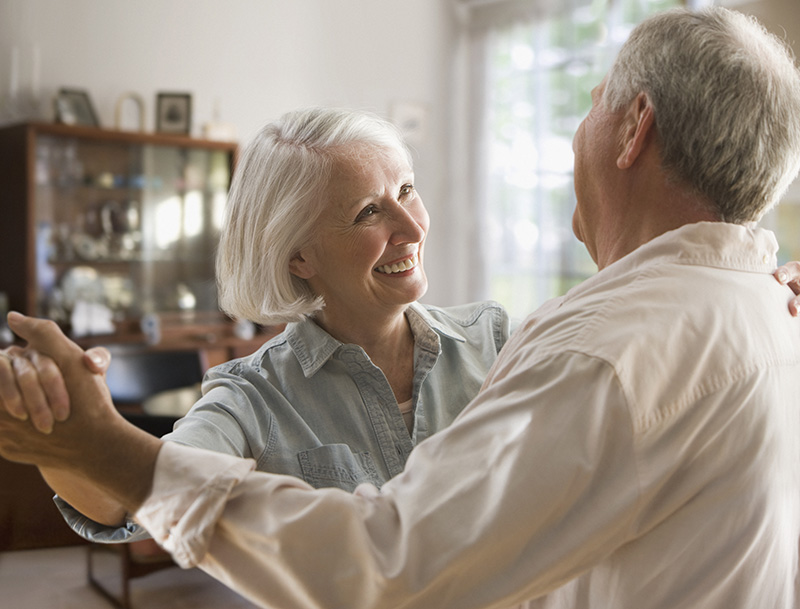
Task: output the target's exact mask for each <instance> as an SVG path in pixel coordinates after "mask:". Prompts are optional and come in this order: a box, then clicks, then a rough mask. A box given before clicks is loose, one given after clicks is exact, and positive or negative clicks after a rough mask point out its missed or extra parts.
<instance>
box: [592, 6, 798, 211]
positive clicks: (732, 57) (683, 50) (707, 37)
mask: <svg viewBox="0 0 800 609" xmlns="http://www.w3.org/2000/svg"><path fill="white" fill-rule="evenodd" d="M641 92H644V93H646V94H647V96H648V97H649V99H650V101H651V103H652V104H653V108H654V110H655V122H656V130H657V133H658V138H659V141H660V145H661V154H662V160H663V164H664V168H665V169H666V170H667V171H668V172H669V173H670V174H671V176H672V177H673V178H674V179H676V180H677V181H679V182H680V183H683V184H684V185H687V186H688V187H689V188H691V189H692V190H693V191H694V192H696V193H698V194H700V195H701V196H703V197H705V198H706V199H707V200H708V201H709V202H710V203H711V205H713V207H714V210H715V211H716V212H717V213H718V214H719V216H720V219H721V220H723V221H725V222H733V223H745V222H751V221H755V220H758V219H759V218H760V217H761V216H762V215H763V214H764V212H766V211H767V210H768V209H769V208H770V207H772V206H773V205H774V204H775V203H776V202H777V201H778V200H779V199H780V197H781V196H782V195H783V193H784V192H785V190H786V188H787V187H788V186H789V184H790V183H791V181H792V180H793V179H794V177H795V176H796V175H797V172H798V168H799V167H800V72H798V69H797V67H796V66H795V64H794V60H793V56H792V54H791V52H790V51H789V49H788V47H787V46H786V45H785V44H784V43H783V42H782V41H781V40H779V39H778V38H777V37H775V36H774V35H772V34H770V33H768V32H767V31H766V30H765V29H764V28H763V26H761V25H760V24H759V23H758V22H757V21H756V20H755V19H753V18H751V17H747V16H745V15H743V14H741V13H737V12H734V11H730V10H727V9H724V8H721V7H714V8H709V9H705V10H702V11H699V12H690V11H688V10H684V9H676V10H672V11H666V12H664V13H660V14H657V15H655V16H653V17H651V18H649V19H647V20H645V21H644V22H642V23H641V24H640V25H639V26H637V27H636V28H635V29H634V30H633V32H632V33H631V36H630V38H629V39H628V41H627V42H626V43H625V44H624V45H623V47H622V49H621V51H620V53H619V55H618V57H617V59H616V61H615V63H614V65H613V66H612V68H611V70H610V71H609V74H608V78H607V80H606V88H605V93H604V100H605V103H606V104H607V107H608V108H609V109H610V110H612V111H616V110H620V109H621V108H622V107H624V106H625V105H627V104H628V103H630V102H631V101H632V100H633V99H634V98H635V97H636V96H637V95H638V94H639V93H641Z"/></svg>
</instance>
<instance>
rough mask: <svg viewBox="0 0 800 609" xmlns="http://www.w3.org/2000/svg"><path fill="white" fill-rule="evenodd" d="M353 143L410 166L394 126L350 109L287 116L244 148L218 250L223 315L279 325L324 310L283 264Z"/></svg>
mask: <svg viewBox="0 0 800 609" xmlns="http://www.w3.org/2000/svg"><path fill="white" fill-rule="evenodd" d="M359 144H360V145H366V146H367V147H369V148H374V149H376V151H378V150H391V151H395V152H397V153H399V154H400V155H401V158H403V159H404V160H407V162H408V164H409V166H411V164H412V160H411V155H410V153H409V151H408V149H407V148H406V146H405V144H404V143H403V140H402V137H401V135H400V133H399V131H398V130H397V129H396V128H395V127H394V125H392V124H391V123H389V122H387V121H385V120H383V119H381V118H379V117H377V116H375V115H372V114H369V113H366V112H356V111H352V110H342V109H331V108H311V109H306V110H301V111H297V112H290V113H288V114H285V115H284V116H282V117H281V118H280V119H278V120H277V121H275V122H273V123H270V124H268V125H266V126H265V127H264V128H263V129H261V131H259V132H258V133H257V134H256V136H255V137H254V138H253V140H252V141H251V142H250V143H249V144H248V145H247V147H246V148H245V149H244V150H243V152H242V154H241V157H240V159H239V162H238V164H237V167H236V170H235V172H234V176H233V181H232V184H231V190H230V194H229V196H228V204H227V207H226V211H225V223H224V225H223V229H222V235H221V239H220V244H219V249H218V252H217V267H216V275H217V288H218V296H219V304H220V307H221V308H222V310H223V311H225V312H226V313H228V314H229V315H231V316H232V317H234V318H237V319H247V320H250V321H253V322H255V323H259V324H278V323H284V322H289V321H298V320H300V319H302V318H303V316H305V315H311V314H313V313H314V312H315V311H318V310H319V309H320V308H321V307H322V306H323V302H322V299H321V298H319V297H318V296H316V295H315V294H313V293H312V291H311V290H310V288H309V286H308V284H307V283H306V281H305V280H303V279H301V278H299V277H296V276H295V275H293V274H291V273H290V271H289V261H290V260H291V259H292V257H293V256H294V255H295V254H296V253H297V252H298V251H299V250H301V249H302V248H303V247H306V246H307V245H308V244H309V243H310V242H311V241H312V240H313V238H314V227H315V223H316V221H317V219H318V217H319V214H320V212H321V211H322V208H323V205H322V203H323V201H324V199H325V197H324V190H325V187H326V185H327V184H328V180H329V178H330V176H331V171H332V167H333V165H334V162H335V161H336V160H337V159H342V158H349V157H350V156H352V155H353V154H354V153H355V152H354V151H355V148H356V147H357V146H355V145H359ZM361 152H362V153H363V146H362V151H361ZM359 158H361V157H359ZM363 160H364V161H365V162H368V161H369V158H368V157H367V158H364V159H363Z"/></svg>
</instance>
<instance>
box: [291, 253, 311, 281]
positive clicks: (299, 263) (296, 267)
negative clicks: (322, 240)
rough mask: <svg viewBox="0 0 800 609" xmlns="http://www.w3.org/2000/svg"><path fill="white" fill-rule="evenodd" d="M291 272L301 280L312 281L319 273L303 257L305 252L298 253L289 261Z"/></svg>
mask: <svg viewBox="0 0 800 609" xmlns="http://www.w3.org/2000/svg"><path fill="white" fill-rule="evenodd" d="M289 272H290V273H291V274H292V275H296V276H297V277H300V279H311V278H312V277H313V276H314V275H316V274H317V272H316V271H315V270H314V267H313V266H312V265H311V263H310V262H309V261H308V260H306V258H305V257H304V256H303V252H302V251H300V252H297V253H296V254H295V255H294V256H292V258H291V260H289Z"/></svg>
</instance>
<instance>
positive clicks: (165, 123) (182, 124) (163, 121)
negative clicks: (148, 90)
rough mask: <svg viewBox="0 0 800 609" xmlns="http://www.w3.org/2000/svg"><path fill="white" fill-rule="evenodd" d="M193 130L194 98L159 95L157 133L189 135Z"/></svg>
mask: <svg viewBox="0 0 800 609" xmlns="http://www.w3.org/2000/svg"><path fill="white" fill-rule="evenodd" d="M191 130H192V96H191V94H189V93H159V94H158V95H157V96H156V131H158V132H160V133H174V134H178V135H189V133H190V132H191Z"/></svg>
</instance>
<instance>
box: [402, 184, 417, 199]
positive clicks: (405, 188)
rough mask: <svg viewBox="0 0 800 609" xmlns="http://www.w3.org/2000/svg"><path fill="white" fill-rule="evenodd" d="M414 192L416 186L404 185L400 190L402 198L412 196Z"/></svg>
mask: <svg viewBox="0 0 800 609" xmlns="http://www.w3.org/2000/svg"><path fill="white" fill-rule="evenodd" d="M412 192H414V185H413V184H403V186H402V187H401V188H400V196H401V197H405V196H406V195H410V194H411V193H412Z"/></svg>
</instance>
